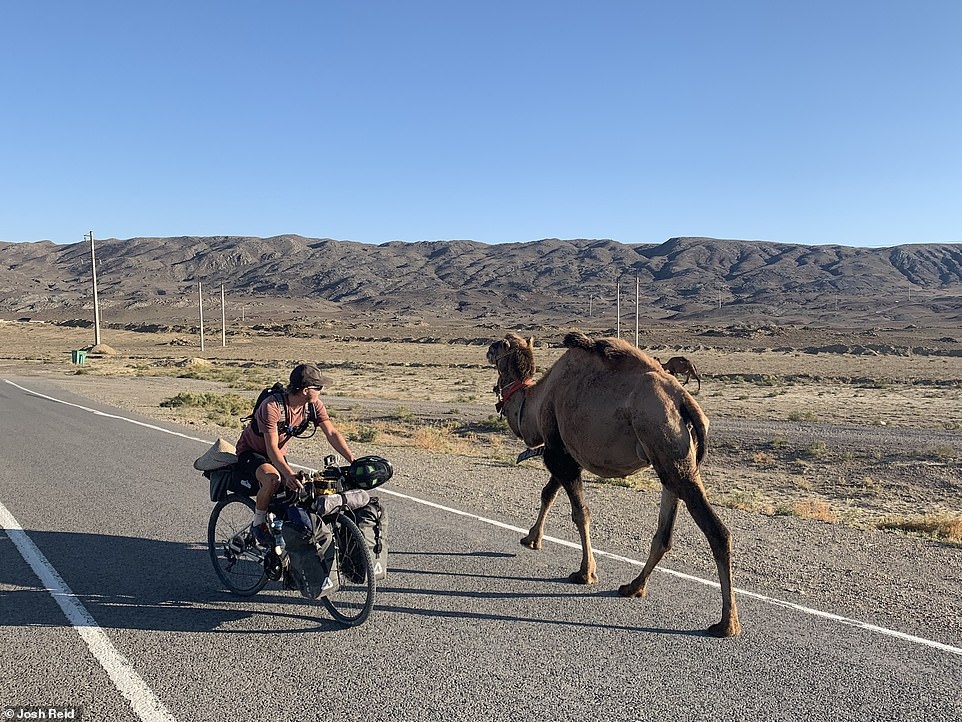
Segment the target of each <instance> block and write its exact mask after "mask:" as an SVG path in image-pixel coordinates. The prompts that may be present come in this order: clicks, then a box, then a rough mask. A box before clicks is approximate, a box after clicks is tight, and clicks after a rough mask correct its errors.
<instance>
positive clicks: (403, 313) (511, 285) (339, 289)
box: [0, 235, 962, 327]
mask: <svg viewBox="0 0 962 722" xmlns="http://www.w3.org/2000/svg"><path fill="white" fill-rule="evenodd" d="M95 243H96V246H95V253H96V259H97V287H98V298H99V301H100V304H101V307H102V308H103V309H104V310H105V313H106V314H107V317H108V318H109V317H113V318H116V319H121V318H122V319H124V320H126V321H128V322H129V321H131V320H134V319H141V320H143V321H145V322H146V321H158V320H167V321H168V322H172V321H177V320H189V319H191V318H194V317H195V311H194V310H193V309H194V308H195V307H196V306H197V305H198V296H201V295H203V294H206V295H205V296H204V298H205V299H208V298H209V299H210V300H209V301H208V300H205V301H204V303H205V305H206V304H208V303H210V304H212V305H211V306H209V308H211V309H212V310H213V308H214V307H215V306H216V307H219V302H220V298H221V296H220V294H221V288H222V287H223V292H224V294H225V296H226V297H229V298H230V306H231V308H232V312H233V315H237V309H238V308H239V307H240V309H241V310H242V312H244V311H246V309H249V312H250V313H251V314H252V317H253V314H260V315H261V316H262V317H263V318H264V319H265V320H266V319H267V318H269V317H270V315H271V312H272V310H273V311H275V312H276V315H277V316H278V318H279V317H280V316H281V315H285V317H287V318H292V317H298V316H299V317H303V318H304V319H308V318H310V317H325V316H327V317H334V316H338V317H342V318H345V317H351V316H353V317H359V318H363V317H369V318H370V317H380V318H385V317H390V318H395V319H403V318H418V319H425V320H431V319H442V320H443V319H449V320H451V319H460V320H463V321H466V322H472V323H475V324H477V323H483V322H485V320H490V321H495V320H501V321H523V320H529V321H534V322H536V321H539V320H543V321H546V322H558V321H561V322H566V321H568V320H570V319H578V318H586V317H592V316H595V317H599V318H600V317H603V316H608V317H612V318H614V316H615V314H616V313H618V309H619V308H620V309H621V313H622V314H626V313H627V310H626V309H629V308H630V309H631V313H632V314H633V313H634V309H635V304H636V303H637V305H638V308H639V312H640V314H641V315H642V316H643V317H644V318H646V319H651V320H655V321H669V322H671V321H680V322H692V321H696V322H699V323H711V322H724V323H731V322H732V321H742V322H749V323H751V322H777V321H779V320H781V321H784V322H791V323H799V322H801V323H825V324H832V323H836V324H843V325H873V324H877V323H880V322H901V323H914V324H933V325H937V326H939V327H946V326H953V325H956V326H957V325H959V324H960V323H962V245H957V244H918V245H901V246H895V247H889V248H859V247H848V246H838V245H822V246H809V245H799V244H785V243H775V242H769V241H745V240H721V239H714V238H689V237H685V238H672V239H669V240H667V241H665V242H664V243H661V244H622V243H618V242H616V241H611V240H587V239H579V240H559V239H544V240H540V241H531V242H525V243H508V244H501V245H486V244H483V243H478V242H474V241H460V240H451V241H422V242H416V243H409V242H401V241H392V242H389V243H383V244H380V245H369V244H363V243H357V242H353V241H339V240H333V239H327V238H324V239H315V238H303V237H301V236H297V235H282V236H275V237H272V238H252V237H228V236H217V237H187V236H184V237H173V238H130V239H126V240H118V239H106V240H98V241H96V242H95ZM636 292H637V295H636ZM91 307H92V283H91V249H90V244H89V243H87V242H81V243H75V244H69V245H57V244H54V243H51V242H49V241H40V242H36V243H5V242H0V316H2V317H5V318H7V319H16V318H30V319H36V320H66V319H71V318H86V317H88V316H89V309H90V308H91Z"/></svg>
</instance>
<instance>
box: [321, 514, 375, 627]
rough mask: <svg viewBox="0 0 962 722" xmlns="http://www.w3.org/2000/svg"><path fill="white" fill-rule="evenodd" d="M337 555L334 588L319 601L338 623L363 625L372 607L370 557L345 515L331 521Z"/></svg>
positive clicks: (373, 588)
mask: <svg viewBox="0 0 962 722" xmlns="http://www.w3.org/2000/svg"><path fill="white" fill-rule="evenodd" d="M331 527H332V528H333V530H334V544H335V548H336V554H337V575H338V585H339V586H338V589H337V591H336V592H332V593H331V594H329V595H328V596H325V597H322V598H321V601H322V602H323V603H324V606H325V607H327V610H328V611H329V612H330V613H331V616H332V617H334V619H336V620H337V621H339V622H340V623H341V624H346V625H348V626H356V625H358V624H363V623H364V621H365V620H366V619H367V618H368V617H369V616H370V614H371V610H372V609H373V608H374V591H375V581H374V555H373V554H371V550H370V548H368V546H367V543H366V542H365V541H364V535H363V534H362V533H361V530H360V529H358V528H357V524H355V523H354V520H353V519H351V518H350V517H349V516H347V515H346V514H338V515H337V516H335V517H334V520H333V521H332V522H331Z"/></svg>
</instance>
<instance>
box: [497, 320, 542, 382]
mask: <svg viewBox="0 0 962 722" xmlns="http://www.w3.org/2000/svg"><path fill="white" fill-rule="evenodd" d="M487 358H488V363H491V364H493V365H494V366H495V367H496V368H497V369H498V384H499V385H501V386H504V385H506V384H510V383H512V382H514V381H525V380H527V379H530V378H532V377H533V376H534V369H535V366H534V339H533V338H529V339H527V340H525V339H523V338H521V336H519V335H518V334H516V333H509V334H508V335H507V336H505V337H504V340H503V341H495V342H494V343H493V344H491V345H490V346H489V347H488V355H487Z"/></svg>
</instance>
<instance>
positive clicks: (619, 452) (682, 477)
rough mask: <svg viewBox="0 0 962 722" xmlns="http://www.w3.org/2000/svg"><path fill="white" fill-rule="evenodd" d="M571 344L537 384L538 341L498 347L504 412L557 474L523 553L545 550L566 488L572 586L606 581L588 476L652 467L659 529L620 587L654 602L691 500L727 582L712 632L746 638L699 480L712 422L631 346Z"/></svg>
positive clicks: (583, 340) (727, 552) (725, 537)
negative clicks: (596, 550)
mask: <svg viewBox="0 0 962 722" xmlns="http://www.w3.org/2000/svg"><path fill="white" fill-rule="evenodd" d="M564 345H565V346H566V347H567V348H568V350H567V351H566V352H565V353H564V354H563V355H562V356H561V358H560V359H558V361H557V363H555V364H554V366H553V367H552V368H550V369H549V370H548V371H547V372H546V373H545V374H544V376H542V378H541V379H540V380H538V381H537V382H536V381H534V371H535V362H534V344H533V339H529V340H527V341H526V340H525V339H523V338H521V336H519V335H517V334H515V333H509V334H508V335H507V336H505V338H504V340H503V341H496V342H495V343H493V344H491V346H490V347H489V348H488V353H487V358H488V361H489V362H490V363H492V364H494V365H495V366H496V367H497V369H498V385H497V386H496V387H495V392H496V393H497V394H498V396H499V401H498V404H497V409H498V410H499V411H500V412H501V413H503V414H504V416H505V418H506V420H507V422H508V426H510V427H511V430H512V431H514V433H515V434H517V436H518V437H519V438H521V439H522V440H523V441H524V443H525V444H526V445H527V446H528V447H529V448H533V447H537V446H541V445H544V464H545V466H546V467H547V469H548V471H549V472H550V473H551V477H550V479H549V480H548V483H547V484H546V485H545V487H544V489H543V490H542V492H541V509H540V511H539V513H538V517H537V520H536V521H535V523H534V526H532V527H531V530H530V531H529V533H528V535H527V536H525V537H524V538H523V539H522V540H521V544H522V545H523V546H526V547H528V548H530V549H540V548H541V543H542V539H543V537H544V526H545V519H546V517H547V515H548V511H549V509H550V508H551V505H552V504H553V503H554V501H555V499H556V498H557V496H558V492H559V490H560V489H562V488H563V489H564V490H565V492H566V493H567V495H568V499H569V500H570V502H571V512H572V519H573V521H574V522H575V524H576V525H577V527H578V532H579V534H580V536H581V548H582V558H581V568H580V570H578V571H577V572H574V573H572V575H571V580H572V581H574V582H578V583H581V584H592V583H594V582H596V581H597V579H598V577H597V574H596V566H595V558H594V554H593V553H592V550H591V537H590V534H589V527H590V524H591V516H590V513H589V511H588V507H587V505H586V503H585V495H584V485H583V483H582V480H581V471H582V469H587V470H588V471H590V472H591V473H593V474H597V475H598V476H601V477H608V478H610V477H625V476H628V475H630V474H633V473H635V472H636V471H638V470H639V469H642V468H644V467H646V466H652V467H654V470H655V472H656V473H657V474H658V478H659V479H660V480H661V484H662V491H661V510H660V513H659V517H658V528H657V530H656V532H655V536H654V539H653V540H652V543H651V549H650V551H649V554H648V560H647V562H646V563H645V566H644V568H643V569H642V571H641V574H639V575H638V577H637V578H636V579H634V580H633V581H631V582H629V583H628V584H624V585H622V586H621V587H619V589H618V591H619V593H620V594H622V595H623V596H626V597H641V596H644V595H645V593H646V587H647V584H648V578H649V576H650V575H651V573H652V571H653V570H654V568H655V566H656V565H657V564H658V562H659V561H660V560H661V558H662V557H663V556H664V555H665V552H667V551H668V550H669V549H670V548H671V544H672V535H673V532H674V527H675V518H676V516H677V513H678V507H679V504H680V502H682V501H684V502H685V505H686V506H687V507H688V511H689V512H690V513H691V515H692V517H693V518H694V520H695V523H696V524H697V525H698V527H699V528H700V529H701V530H702V532H703V533H704V534H705V536H706V537H708V543H709V545H710V547H711V551H712V555H713V556H714V558H715V564H716V566H717V567H718V579H719V582H720V583H721V593H722V618H721V621H720V622H719V623H717V624H713V625H711V626H710V627H709V628H708V632H709V634H712V635H715V636H719V637H730V636H734V635H737V634H738V633H739V632H740V631H741V627H740V625H739V623H738V612H737V610H736V608H735V596H734V592H733V589H732V561H731V551H732V540H731V535H730V534H729V532H728V529H727V528H726V527H725V525H724V524H723V523H722V522H721V520H720V519H719V518H718V516H717V515H716V514H715V512H714V510H713V509H712V508H711V506H709V504H708V500H707V498H706V497H705V489H704V487H703V486H702V483H701V477H700V476H699V473H698V464H699V462H701V460H702V458H703V457H704V455H705V451H706V448H707V447H706V443H707V439H706V434H707V432H708V419H707V417H706V416H705V414H704V413H703V412H702V410H701V408H699V406H698V404H697V403H696V402H695V399H694V398H693V397H692V396H691V394H689V393H688V392H687V391H685V389H684V388H682V386H681V384H679V383H678V381H677V380H676V379H675V378H674V377H673V376H670V375H668V374H666V373H665V372H664V371H663V370H662V368H661V366H660V365H659V364H658V363H657V362H656V361H655V360H654V359H652V358H651V357H649V356H646V355H645V354H643V353H642V352H641V351H639V350H638V349H637V348H635V347H634V346H632V345H630V344H628V343H627V342H625V341H622V340H621V339H616V338H604V339H598V340H594V339H592V338H589V337H588V336H585V335H584V334H583V333H578V332H572V333H569V334H568V335H567V336H565V339H564Z"/></svg>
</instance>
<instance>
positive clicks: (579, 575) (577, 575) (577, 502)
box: [564, 471, 598, 584]
mask: <svg viewBox="0 0 962 722" xmlns="http://www.w3.org/2000/svg"><path fill="white" fill-rule="evenodd" d="M564 488H565V491H566V492H568V499H569V501H570V502H571V520H572V521H573V522H574V523H575V526H577V527H578V534H579V535H580V536H581V569H579V570H578V571H576V572H572V573H571V575H570V576H569V577H568V578H569V579H570V580H571V581H572V582H575V583H576V584H595V583H596V582H597V581H598V573H597V566H596V564H595V555H594V552H592V551H591V534H590V532H589V528H590V527H591V512H590V511H588V504H587V503H585V485H584V483H583V482H582V481H581V473H580V471H579V473H578V476H577V477H575V479H574V480H572V481H570V482H568V483H567V484H565V485H564Z"/></svg>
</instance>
